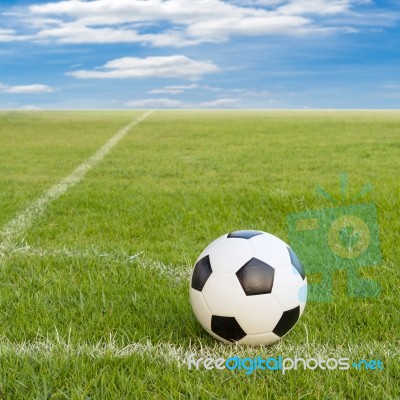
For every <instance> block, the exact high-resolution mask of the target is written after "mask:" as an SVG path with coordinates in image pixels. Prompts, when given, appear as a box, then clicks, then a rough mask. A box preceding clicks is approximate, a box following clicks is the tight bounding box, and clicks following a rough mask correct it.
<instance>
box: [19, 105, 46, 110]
mask: <svg viewBox="0 0 400 400" xmlns="http://www.w3.org/2000/svg"><path fill="white" fill-rule="evenodd" d="M19 109H20V110H24V111H41V110H42V108H41V107H38V106H34V105H31V104H27V105H24V106H21V107H20V108H19Z"/></svg>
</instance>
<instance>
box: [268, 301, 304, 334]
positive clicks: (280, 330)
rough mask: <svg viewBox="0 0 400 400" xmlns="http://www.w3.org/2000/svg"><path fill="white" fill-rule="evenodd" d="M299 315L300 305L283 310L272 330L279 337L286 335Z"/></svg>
mask: <svg viewBox="0 0 400 400" xmlns="http://www.w3.org/2000/svg"><path fill="white" fill-rule="evenodd" d="M299 317H300V306H297V307H296V308H292V309H291V310H288V311H285V312H284V313H283V315H282V317H281V319H280V320H279V322H278V323H277V324H276V327H275V329H274V330H273V331H272V332H273V333H275V335H278V336H279V337H282V336H284V335H286V334H287V333H288V332H289V331H290V330H291V329H292V328H293V327H294V326H295V325H296V322H297V320H298V319H299Z"/></svg>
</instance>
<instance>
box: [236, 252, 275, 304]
mask: <svg viewBox="0 0 400 400" xmlns="http://www.w3.org/2000/svg"><path fill="white" fill-rule="evenodd" d="M236 276H237V277H238V279H239V282H240V284H241V285H242V288H243V290H244V291H245V293H246V295H247V296H255V295H258V294H267V293H271V291H272V286H273V284H274V276H275V270H274V269H273V268H272V267H271V266H270V265H268V264H266V263H265V262H263V261H261V260H259V259H258V258H252V259H251V260H250V261H249V262H247V263H246V264H245V265H243V267H242V268H240V269H239V271H238V272H236Z"/></svg>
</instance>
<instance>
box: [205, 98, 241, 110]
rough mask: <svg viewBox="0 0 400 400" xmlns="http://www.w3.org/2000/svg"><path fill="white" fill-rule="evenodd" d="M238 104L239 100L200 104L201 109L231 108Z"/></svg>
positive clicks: (221, 100)
mask: <svg viewBox="0 0 400 400" xmlns="http://www.w3.org/2000/svg"><path fill="white" fill-rule="evenodd" d="M239 103H240V99H236V98H224V99H217V100H212V101H206V102H203V103H201V104H200V106H201V107H202V108H231V107H236V106H238V104H239Z"/></svg>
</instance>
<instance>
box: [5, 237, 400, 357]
mask: <svg viewBox="0 0 400 400" xmlns="http://www.w3.org/2000/svg"><path fill="white" fill-rule="evenodd" d="M11 254H15V255H18V254H20V255H26V256H33V257H68V258H82V257H84V258H90V259H96V258H98V259H105V260H107V262H110V263H117V264H119V263H129V264H130V263H132V264H133V263H134V264H135V265H137V266H139V267H141V268H144V269H149V270H151V271H153V272H154V273H156V274H158V275H160V276H164V277H166V278H168V279H171V280H177V281H182V280H188V279H189V276H190V272H191V267H188V266H186V267H184V268H176V267H174V266H172V265H165V264H163V263H161V262H157V261H151V260H147V259H143V258H142V253H139V254H135V255H130V254H129V253H126V252H124V251H122V252H114V253H105V252H102V251H100V250H98V249H96V248H94V247H92V248H88V249H84V250H71V249H67V248H59V249H40V248H32V247H30V246H28V245H24V246H22V247H19V248H14V249H13V250H12V253H11ZM11 254H10V255H11ZM303 329H304V338H305V340H304V344H303V345H291V344H290V342H287V341H286V340H285V339H283V340H282V341H280V342H278V343H277V344H276V345H275V346H271V347H242V346H240V345H235V344H232V345H225V344H221V343H216V344H215V345H214V346H203V345H202V344H201V342H200V341H198V342H196V343H191V344H188V345H186V346H184V345H176V344H173V343H167V342H158V343H156V344H154V343H152V342H151V341H150V340H148V339H146V340H142V341H138V342H133V343H131V344H129V345H128V346H121V345H120V344H118V341H117V340H115V338H113V336H112V335H111V334H110V337H109V340H108V341H102V342H98V343H95V344H91V343H80V344H73V343H71V340H70V338H67V339H63V338H60V336H59V334H58V333H57V334H56V335H55V336H56V337H55V339H53V340H51V339H49V338H43V337H40V338H38V339H37V340H34V341H31V342H17V343H15V342H12V341H10V340H8V339H7V338H5V337H0V357H1V356H6V355H17V356H23V355H27V356H35V357H54V356H60V357H64V358H65V357H74V356H78V355H83V356H89V357H94V358H103V357H110V356H111V357H116V358H118V357H119V358H124V357H131V356H135V355H136V356H138V357H149V358H152V359H154V360H162V361H163V362H165V363H178V364H180V365H183V364H186V363H187V360H188V357H189V356H190V355H191V354H193V355H194V357H195V358H199V357H213V358H215V359H217V358H220V357H222V358H228V357H231V356H235V355H239V356H240V357H257V356H263V357H264V358H268V357H275V356H277V355H282V357H285V356H286V357H303V358H306V359H308V358H315V357H321V358H324V359H328V358H331V357H335V358H340V357H346V358H349V359H350V360H351V361H359V359H362V358H365V359H376V358H381V359H382V358H384V357H385V358H387V359H396V361H395V362H398V360H399V358H400V345H399V343H385V342H369V343H362V344H344V345H339V346H336V347H332V346H323V345H321V344H319V343H315V342H313V341H310V340H309V338H308V336H309V335H308V331H307V328H306V327H305V326H304V327H303Z"/></svg>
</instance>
